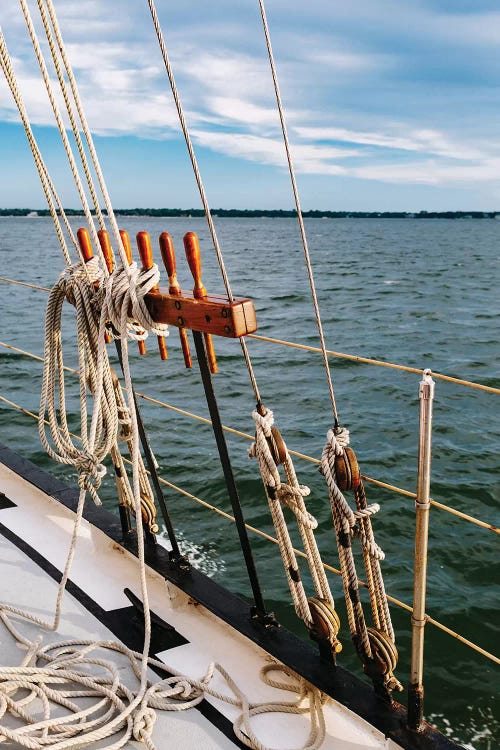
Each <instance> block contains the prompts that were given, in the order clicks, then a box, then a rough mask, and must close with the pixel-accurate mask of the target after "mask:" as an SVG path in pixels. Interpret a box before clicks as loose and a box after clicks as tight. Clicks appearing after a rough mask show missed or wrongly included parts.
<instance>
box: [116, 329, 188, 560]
mask: <svg viewBox="0 0 500 750" xmlns="http://www.w3.org/2000/svg"><path fill="white" fill-rule="evenodd" d="M115 344H116V351H117V354H118V359H119V361H120V366H121V368H122V372H123V356H122V345H121V341H120V340H119V339H115ZM133 397H134V405H135V413H136V415H137V428H138V431H139V438H140V440H141V445H142V451H143V453H144V458H145V459H146V464H147V466H148V469H149V473H150V475H151V481H152V483H153V489H154V492H155V496H156V500H157V502H158V505H159V506H160V510H161V514H162V517H163V522H164V524H165V526H166V529H167V534H168V539H169V541H170V544H171V545H172V551H171V553H170V558H171V560H172V562H177V563H178V564H179V565H181V567H185V568H189V562H188V560H187V558H186V557H184V556H183V555H182V553H181V551H180V548H179V544H178V542H177V538H176V536H175V530H174V527H173V524H172V521H171V519H170V514H169V512H168V508H167V503H166V500H165V496H164V494H163V491H162V488H161V485H160V480H159V478H158V472H157V471H156V466H155V460H154V457H153V453H152V451H151V448H150V445H149V442H148V439H147V436H146V431H145V429H144V423H143V421H142V417H141V413H140V411H139V405H138V403H137V398H136V395H135V392H134V393H133Z"/></svg>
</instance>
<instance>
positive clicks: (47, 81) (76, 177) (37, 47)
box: [19, 0, 107, 275]
mask: <svg viewBox="0 0 500 750" xmlns="http://www.w3.org/2000/svg"><path fill="white" fill-rule="evenodd" d="M19 2H20V5H21V9H22V12H23V15H24V19H25V22H26V28H27V29H28V34H29V37H30V39H31V42H32V45H33V49H34V51H35V56H36V59H37V62H38V66H39V68H40V72H41V74H42V78H43V81H44V84H45V88H46V91H47V95H48V97H49V101H50V104H51V106H52V111H53V113H54V117H55V120H56V124H57V127H58V129H59V133H60V135H61V140H62V143H63V146H64V150H65V152H66V156H67V159H68V163H69V167H70V169H71V173H72V175H73V179H74V182H75V186H76V188H77V191H78V195H79V197H80V201H81V204H82V207H83V210H84V213H85V217H86V219H87V224H88V226H89V229H90V232H91V235H92V240H93V242H94V246H95V248H96V249H97V252H98V255H99V257H100V259H101V261H102V269H103V273H104V275H107V270H106V263H105V260H104V256H103V254H102V250H101V246H100V244H99V239H98V236H97V230H96V228H95V224H94V220H93V218H92V214H91V211H90V206H89V204H88V201H87V196H86V195H85V190H84V188H83V184H82V181H81V179H80V174H79V172H78V166H77V164H76V161H75V157H74V155H73V151H72V149H71V145H70V142H69V139H68V136H67V134H66V129H65V127H64V123H63V120H62V117H61V113H60V111H59V107H58V105H57V101H56V96H55V93H54V89H53V86H52V83H51V80H50V76H49V72H48V69H47V65H46V63H45V59H44V56H43V53H42V49H41V46H40V42H39V40H38V37H37V34H36V31H35V27H34V25H33V21H32V18H31V14H30V12H29V8H28V5H27V2H26V0H19ZM78 252H79V254H80V259H81V260H82V261H83V258H82V256H81V252H80V249H79V248H78Z"/></svg>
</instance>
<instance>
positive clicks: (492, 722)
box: [0, 218, 500, 750]
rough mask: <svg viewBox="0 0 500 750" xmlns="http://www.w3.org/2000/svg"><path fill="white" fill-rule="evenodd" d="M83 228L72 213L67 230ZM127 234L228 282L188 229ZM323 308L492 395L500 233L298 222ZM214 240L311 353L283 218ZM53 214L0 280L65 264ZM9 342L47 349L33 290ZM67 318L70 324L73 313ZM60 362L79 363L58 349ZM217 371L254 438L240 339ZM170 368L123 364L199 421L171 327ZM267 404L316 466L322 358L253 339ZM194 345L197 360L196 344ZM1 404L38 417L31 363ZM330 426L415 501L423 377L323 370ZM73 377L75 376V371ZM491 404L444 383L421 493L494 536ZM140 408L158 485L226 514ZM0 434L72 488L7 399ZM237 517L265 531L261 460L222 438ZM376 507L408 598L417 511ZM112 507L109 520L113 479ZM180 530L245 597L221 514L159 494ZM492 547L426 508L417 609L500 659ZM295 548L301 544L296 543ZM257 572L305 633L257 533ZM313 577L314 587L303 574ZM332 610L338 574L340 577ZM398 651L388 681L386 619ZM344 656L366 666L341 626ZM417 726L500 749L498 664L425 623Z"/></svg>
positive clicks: (11, 318) (20, 300)
mask: <svg viewBox="0 0 500 750" xmlns="http://www.w3.org/2000/svg"><path fill="white" fill-rule="evenodd" d="M74 223H75V226H77V225H78V220H76V221H75V222H74ZM121 224H122V225H123V226H124V227H125V228H127V229H129V230H130V231H131V233H135V232H136V231H138V230H139V229H148V230H150V231H151V233H152V234H153V235H158V234H159V232H160V231H164V230H168V231H170V232H171V234H172V235H173V237H174V240H175V242H176V245H177V247H178V255H179V275H180V280H181V283H183V284H184V285H185V286H189V285H190V278H189V272H188V270H187V267H186V265H185V263H183V262H182V259H181V248H182V235H183V234H184V232H186V231H187V230H195V231H197V232H198V233H199V236H200V239H201V244H202V249H203V253H204V281H205V284H206V286H207V287H208V288H209V290H211V291H214V292H215V291H222V283H221V281H220V277H219V275H218V269H216V264H215V260H214V257H213V253H212V252H211V251H210V244H209V241H208V232H207V230H206V227H205V224H204V222H203V221H202V220H198V219H188V218H186V219H168V220H166V219H165V220H152V219H140V218H137V219H134V218H129V219H126V220H123V221H122V222H121ZM306 226H307V229H308V234H309V241H310V245H311V253H312V256H313V260H314V266H315V269H316V281H317V286H318V296H319V300H320V304H321V307H322V312H323V316H324V326H325V332H326V337H327V342H328V345H329V347H330V348H332V349H335V350H337V351H341V352H349V353H353V354H358V355H362V356H364V357H373V358H378V359H383V360H387V361H393V362H398V363H402V364H406V365H410V366H414V367H431V368H433V369H434V370H436V371H440V372H444V373H447V374H449V375H454V376H458V377H462V378H465V379H469V380H473V381H477V382H481V383H484V384H487V385H490V386H494V387H500V368H499V359H498V345H499V340H500V335H499V331H498V312H499V294H498V282H499V270H500V267H499V261H500V222H496V221H493V220H484V221H449V220H432V221H424V220H408V219H407V220H371V219H367V220H356V221H354V220H333V221H332V220H307V222H306ZM218 230H219V234H220V240H221V244H222V247H223V249H224V251H225V256H226V259H227V265H228V271H229V275H230V278H231V282H232V287H233V291H234V292H235V293H236V294H241V295H245V296H251V297H253V298H254V299H255V302H256V307H257V313H258V320H259V332H260V333H262V334H267V335H269V336H274V337H277V338H288V339H291V340H293V341H298V342H301V343H306V344H312V345H316V344H317V336H316V333H315V328H314V318H313V313H312V307H311V303H310V299H309V292H308V285H307V280H306V277H305V273H304V263H303V258H302V255H301V248H300V246H299V242H298V240H297V229H296V223H295V221H294V220H289V219H271V220H258V219H253V220H251V219H246V220H240V219H234V220H231V219H224V220H222V219H221V220H219V221H218ZM61 264H62V261H61V257H60V253H59V250H58V247H57V244H56V241H55V239H54V235H53V230H52V226H51V224H50V222H49V220H44V219H2V220H0V269H1V270H0V275H2V276H9V277H13V278H21V279H23V280H25V281H28V282H34V283H40V284H42V285H50V284H51V283H53V282H54V281H55V279H56V278H57V275H58V272H59V270H60V269H61V268H62V265H61ZM1 291H2V307H1V310H2V314H1V339H2V340H3V341H8V342H10V343H13V344H14V345H16V346H19V347H21V348H23V349H27V350H29V351H31V352H34V353H36V354H41V353H42V348H43V346H42V336H43V314H44V305H45V302H46V295H45V294H44V293H43V292H38V291H33V290H28V289H25V288H22V287H13V286H11V285H9V286H7V285H5V284H2V287H1ZM68 317H69V318H71V311H70V310H69V316H68ZM67 338H68V346H69V349H70V353H69V354H68V364H70V365H71V364H74V363H75V355H74V352H73V351H71V342H70V338H71V337H70V336H68V337H67ZM215 345H216V350H217V354H218V361H219V367H220V374H219V375H217V377H216V379H215V380H216V382H215V386H216V390H217V394H218V398H219V406H220V410H221V413H222V418H223V421H224V423H225V424H227V425H231V426H235V427H238V428H239V429H241V430H244V431H246V432H252V419H251V411H252V407H253V398H252V392H251V389H250V386H249V381H248V378H247V376H246V371H245V368H244V365H243V361H242V358H241V351H240V348H239V345H238V343H237V342H235V341H228V340H224V341H221V340H217V341H216V342H215ZM169 348H170V358H169V361H168V363H162V362H161V361H160V359H159V356H158V354H157V353H156V346H155V343H154V342H152V343H151V344H149V345H148V349H149V353H148V356H147V358H140V357H139V356H138V355H136V353H135V351H134V354H133V372H134V379H135V384H136V388H137V390H138V391H139V392H141V393H147V394H148V395H151V396H153V397H155V398H159V399H161V400H164V401H168V402H169V403H172V404H174V405H176V406H179V407H182V408H187V409H189V410H191V411H194V412H197V413H199V414H202V415H205V416H206V415H207V409H206V405H205V403H204V398H203V394H202V388H201V385H200V377H199V373H198V371H197V369H196V368H194V369H193V370H192V371H191V372H188V371H186V370H185V369H184V367H183V363H182V355H181V352H180V347H179V342H178V337H177V332H176V331H172V332H171V336H170V347H169ZM249 349H250V353H251V356H252V360H253V362H254V366H255V369H256V373H257V378H258V381H259V384H260V387H261V391H262V393H263V397H264V401H265V403H266V404H267V406H269V407H270V408H272V409H273V410H274V412H275V416H276V419H277V423H278V425H279V426H280V428H281V429H282V432H283V434H284V436H285V439H286V441H287V443H288V445H289V446H290V447H291V448H294V449H297V450H299V451H302V452H304V453H308V454H310V455H313V456H319V455H320V454H321V450H322V447H323V442H324V436H325V433H326V431H327V429H328V428H329V426H331V422H332V420H331V413H330V412H329V403H328V395H327V389H326V385H325V380H324V375H323V371H322V367H321V360H320V357H319V356H318V355H316V354H313V353H309V352H305V351H299V350H295V349H290V348H284V347H274V346H272V345H270V344H268V343H262V342H257V341H249ZM193 350H194V347H193ZM0 362H1V367H0V393H1V394H2V395H4V396H6V397H8V398H11V399H12V400H14V401H16V402H18V403H20V404H22V405H23V406H24V407H27V408H30V409H32V410H35V411H36V410H37V405H38V392H39V388H40V379H41V378H40V373H41V367H40V363H38V362H34V361H32V360H29V359H26V358H24V357H20V356H18V355H15V354H12V353H9V352H7V351H6V350H5V349H2V348H0ZM333 373H334V382H335V391H336V397H337V401H338V407H339V412H340V417H341V421H342V422H343V423H344V424H345V425H346V426H348V427H349V429H350V430H351V437H352V443H353V446H354V447H355V449H356V452H357V455H358V458H359V460H360V462H361V464H362V469H363V471H364V473H366V474H368V475H370V476H372V477H376V478H378V479H381V480H383V481H385V482H389V483H392V484H396V485H399V486H400V487H403V488H406V489H409V490H414V489H415V483H416V462H417V430H418V424H417V420H418V382H419V376H418V375H416V374H409V373H402V372H397V371H393V370H389V369H386V368H377V367H372V366H368V365H365V364H359V363H354V362H349V361H346V360H342V359H334V360H333ZM68 382H69V383H72V380H71V377H69V378H68ZM69 391H70V410H71V415H70V424H72V425H73V426H74V427H77V424H78V422H77V416H76V411H75V405H76V402H75V396H76V394H77V391H76V387H75V386H73V385H70V386H69ZM497 406H498V395H491V394H487V393H484V392H481V391H477V390H470V389H466V388H463V387H460V386H457V385H452V384H449V383H443V382H438V383H437V386H436V403H435V414H434V425H435V427H434V456H433V472H432V496H433V497H434V498H435V499H437V500H439V501H441V502H444V503H447V504H450V505H451V506H453V507H455V508H458V509H460V510H462V511H465V512H466V513H469V514H471V515H473V516H476V517H478V518H481V519H484V520H486V521H488V522H490V523H494V524H495V523H496V525H499V523H498V506H499V501H500V489H499V484H498V464H499V461H498V454H499V449H500V428H499V423H498V417H497V416H495V415H497V414H498V408H497ZM142 410H143V416H144V419H145V422H146V424H147V427H148V430H149V434H150V438H151V442H152V446H153V449H154V452H155V454H156V456H157V459H158V460H159V462H160V465H161V473H162V475H163V476H164V477H165V478H167V479H169V480H171V481H173V482H174V483H176V484H178V485H180V486H182V487H184V488H185V489H187V490H188V491H190V492H192V493H194V494H196V495H199V496H201V497H202V498H204V499H205V500H207V501H209V502H211V503H213V504H214V505H216V506H218V507H220V508H222V509H224V510H226V511H230V507H229V502H228V500H227V497H226V492H225V487H224V484H223V481H222V473H221V469H220V466H219V463H218V457H217V453H216V450H215V446H214V441H213V436H212V433H211V430H210V428H209V427H207V426H204V425H202V424H200V423H195V422H192V421H191V420H189V419H187V418H186V417H184V416H181V415H178V414H175V413H173V412H171V411H166V410H160V409H158V408H156V407H155V408H153V407H151V406H150V405H149V404H147V403H146V402H144V403H142ZM0 425H1V438H0V439H1V441H2V442H4V443H7V444H9V445H11V446H12V447H13V448H14V449H16V450H18V451H19V452H21V453H23V454H24V455H26V456H28V457H31V458H33V459H34V460H35V461H37V462H39V463H40V464H41V465H43V466H45V467H47V468H50V470H51V471H57V472H58V473H59V474H62V475H63V476H65V477H66V478H67V479H68V481H71V480H72V476H71V473H70V472H68V471H67V470H65V469H64V468H60V467H54V466H53V465H52V464H50V462H49V461H48V460H47V459H46V457H45V455H44V454H43V453H42V451H41V449H40V446H39V443H38V438H37V435H36V432H35V429H34V422H33V423H32V422H31V421H30V419H29V417H26V416H24V415H22V414H20V413H18V412H15V411H12V409H10V408H8V407H6V406H4V405H3V404H1V403H0ZM228 442H229V448H230V452H231V456H232V458H233V461H234V467H235V471H236V474H237V480H238V486H239V490H240V494H241V499H242V504H243V508H244V512H245V516H246V520H247V521H248V522H249V523H250V524H252V525H255V526H258V527H260V528H262V529H264V530H265V531H267V532H269V533H272V528H271V524H270V520H269V514H268V510H267V506H266V502H265V498H264V495H263V490H262V486H261V482H260V478H259V476H258V474H257V468H256V465H255V464H254V463H253V462H250V461H249V460H248V459H247V457H246V451H247V448H248V444H247V443H246V442H245V440H243V439H241V438H237V437H232V436H229V438H228ZM296 468H297V470H298V473H299V479H300V480H301V481H302V482H303V483H305V484H308V485H309V486H310V487H311V489H312V493H311V497H310V500H309V506H310V510H311V511H312V512H313V513H314V514H315V515H316V516H317V517H318V519H319V521H320V527H319V530H318V539H319V544H320V548H321V551H322V554H323V556H324V559H325V560H326V561H330V562H332V564H333V565H335V564H336V551H335V547H334V540H333V534H332V530H331V519H330V515H329V509H328V502H327V496H326V492H325V488H324V486H323V482H322V479H321V478H320V476H319V475H318V472H317V471H316V468H315V466H314V465H312V464H309V463H305V462H302V461H299V460H297V461H296ZM368 490H369V498H370V500H371V501H377V502H380V504H381V506H382V512H381V513H380V514H379V515H378V516H376V518H375V521H374V526H375V532H376V535H377V539H378V541H379V542H380V544H381V546H382V547H383V548H384V550H385V551H386V555H387V557H386V561H385V563H384V564H383V570H384V575H385V580H386V586H387V589H388V591H389V592H390V593H391V594H393V595H394V596H395V597H397V598H399V599H401V600H404V601H406V602H411V598H412V578H411V569H412V554H413V552H412V544H413V528H414V513H413V503H412V501H411V499H409V498H406V497H404V496H401V495H398V494H394V493H390V492H388V491H385V490H381V489H377V488H375V487H372V486H370V487H369V488H368ZM104 494H105V502H106V504H107V505H108V507H113V505H114V499H113V486H112V480H107V483H106V487H105V493H104ZM167 498H168V501H169V503H170V507H171V511H172V516H173V519H174V523H175V525H176V527H177V529H178V531H179V534H180V535H181V538H182V539H184V540H188V542H186V546H187V547H188V548H189V550H190V552H191V553H192V554H193V555H194V556H195V557H196V559H197V560H198V561H199V562H200V564H201V565H202V566H203V567H204V568H205V569H206V570H207V571H208V572H209V573H210V574H211V575H213V576H214V577H215V578H217V579H218V580H220V581H221V582H223V583H224V584H226V585H227V586H228V587H230V588H231V589H233V590H235V591H237V592H239V593H240V594H243V595H247V594H248V586H247V582H246V578H245V572H244V568H243V565H242V564H241V562H240V554H239V551H238V543H237V536H236V531H235V529H234V528H233V526H232V525H231V524H230V523H228V522H227V521H225V520H224V519H222V518H220V517H218V516H216V515H214V514H211V513H210V512H208V511H206V510H204V509H202V508H200V507H199V506H197V505H195V504H193V502H192V501H190V500H188V499H186V498H184V497H183V496H181V495H179V494H177V493H173V492H168V493H167ZM497 539H498V537H497V536H496V535H495V534H493V533H492V532H491V531H489V530H486V529H482V528H478V527H477V526H473V525H471V524H468V523H466V522H463V521H461V520H460V519H457V518H456V517H454V516H451V515H449V514H448V513H446V512H444V511H441V510H439V509H433V510H432V514H431V532H430V550H429V582H428V607H427V611H428V613H429V614H430V615H431V616H432V617H434V618H435V619H437V620H439V621H441V622H442V623H444V624H446V625H447V626H448V627H450V628H452V629H453V630H456V631H458V632H459V633H461V634H463V635H464V636H465V637H466V638H469V639H470V640H472V641H474V642H477V643H479V644H480V645H481V646H482V647H483V648H485V649H487V650H489V651H492V652H495V651H496V650H497V646H498V635H499V630H498V624H499V618H498V615H499V610H500V603H499V598H498V589H497V584H498V572H499V563H498V553H497V550H496V547H497ZM297 541H298V540H297ZM252 544H253V547H254V551H255V555H256V560H257V568H258V571H259V573H260V575H261V577H262V580H263V585H264V591H265V596H266V599H267V601H268V602H269V606H270V608H272V609H274V611H275V612H276V613H277V615H278V617H279V619H280V620H281V621H282V622H283V623H285V624H286V625H287V626H288V627H290V628H293V629H294V630H296V631H297V632H303V631H302V629H301V625H300V623H298V622H297V621H296V619H295V616H294V614H293V611H292V608H291V605H290V597H289V593H288V590H287V587H286V582H285V577H284V573H283V570H282V567H281V561H280V558H279V554H278V551H277V549H276V548H275V546H274V545H272V544H269V543H267V542H264V541H263V540H261V539H259V538H255V537H253V538H252ZM305 580H306V581H307V580H308V579H307V576H305ZM332 585H333V589H334V592H335V594H336V596H337V598H338V606H339V610H340V612H341V615H342V612H343V606H342V603H341V602H340V599H341V586H340V581H339V579H337V578H336V577H335V580H333V581H332ZM393 616H394V622H395V627H396V631H397V636H398V646H399V651H400V668H399V672H398V673H399V676H400V677H401V678H402V679H403V680H406V679H407V677H408V665H409V648H410V636H409V632H410V631H409V617H408V614H407V613H406V612H403V611H401V610H399V609H397V608H393ZM342 619H343V623H344V628H343V632H342V635H343V640H344V642H345V647H344V651H343V653H342V655H341V656H342V661H343V663H345V664H347V665H349V666H350V667H351V668H352V669H353V670H355V671H356V672H358V673H359V665H358V663H357V660H356V658H355V656H354V655H353V653H352V648H351V647H350V644H349V638H348V633H347V630H346V628H345V617H343V618H342ZM426 639H427V640H426V667H425V689H426V713H427V716H428V717H430V719H431V720H433V721H434V722H435V723H436V724H437V725H438V726H439V727H440V728H441V729H442V730H443V731H445V732H447V733H448V734H450V736H453V737H454V738H455V739H458V740H460V741H462V742H463V743H467V744H468V745H469V746H470V747H473V748H476V749H477V750H486V749H488V750H492V748H494V747H497V746H498V744H497V743H498V741H499V727H500V718H499V711H498V703H496V702H495V692H496V688H497V685H498V669H497V668H496V667H495V666H494V665H493V664H492V663H491V662H490V661H488V660H487V659H486V658H484V657H483V656H480V655H478V654H475V653H474V652H473V651H471V650H470V649H468V648H467V647H466V646H464V645H461V644H460V643H458V642H457V641H455V640H453V639H451V638H449V637H448V636H447V635H445V634H443V633H442V632H440V631H438V630H436V628H435V627H433V626H432V625H429V626H428V627H427V631H426Z"/></svg>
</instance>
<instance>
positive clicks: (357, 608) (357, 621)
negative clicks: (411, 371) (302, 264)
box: [259, 0, 394, 658]
mask: <svg viewBox="0 0 500 750" xmlns="http://www.w3.org/2000/svg"><path fill="white" fill-rule="evenodd" d="M259 7H260V13H261V17H262V24H263V29H264V36H265V40H266V46H267V52H268V57H269V64H270V67H271V75H272V79H273V85H274V92H275V96H276V103H277V107H278V112H279V117H280V123H281V130H282V134H283V141H284V146H285V151H286V158H287V163H288V169H289V173H290V180H291V184H292V190H293V195H294V199H295V206H296V209H297V219H298V223H299V230H300V236H301V239H302V246H303V250H304V257H305V261H306V267H307V273H308V277H309V286H310V290H311V298H312V302H313V307H314V314H315V317H316V325H317V329H318V335H319V340H320V347H321V353H322V357H323V364H324V368H325V375H326V381H327V385H328V392H329V396H330V402H331V406H332V411H333V416H334V422H335V425H334V428H335V429H334V430H330V431H329V433H328V436H327V443H326V446H325V449H324V451H323V459H322V468H323V473H324V476H325V479H326V481H327V484H328V489H329V494H330V502H331V506H332V513H333V517H334V524H335V529H336V534H337V543H338V548H339V558H340V562H341V570H342V578H343V583H344V593H345V599H346V606H347V613H348V620H349V627H350V630H351V634H352V635H356V637H357V638H359V639H360V641H361V643H362V648H363V651H364V652H365V654H366V656H367V657H369V658H371V655H372V654H371V646H370V640H369V635H368V631H367V628H366V624H365V621H364V617H363V612H362V606H361V601H360V600H359V590H358V584H357V576H356V568H355V565H354V557H353V554H352V546H351V544H350V541H351V535H356V536H357V537H358V538H359V539H360V540H361V545H362V549H363V558H364V563H365V569H366V575H367V583H368V589H369V592H370V603H371V608H372V615H373V620H374V623H375V627H376V628H378V629H381V630H383V632H385V633H386V634H387V635H388V636H389V638H390V639H391V640H392V642H394V630H393V627H392V623H391V618H390V613H389V605H388V601H387V596H386V594H385V588H384V582H383V578H382V573H381V569H380V560H383V559H384V553H383V552H382V550H381V549H380V548H379V547H378V545H377V544H376V543H375V538H374V536H373V530H372V526H371V521H370V516H371V515H372V514H373V513H376V512H377V511H378V510H379V506H378V505H377V504H375V503H374V504H372V505H368V504H367V501H366V495H365V491H364V487H363V483H362V481H361V482H360V484H359V487H358V488H357V489H356V491H355V497H356V507H357V510H356V512H353V511H352V510H351V509H350V507H349V505H348V503H347V501H346V500H345V498H344V496H343V494H342V492H341V491H340V489H339V487H338V485H337V483H336V478H335V456H336V455H339V454H341V453H343V451H344V448H345V447H346V446H347V445H348V443H349V432H348V430H346V429H344V428H340V427H339V420H338V411H337V406H336V402H335V394H334V389H333V382H332V375H331V370H330V364H329V361H328V352H327V349H326V343H325V337H324V332H323V324H322V322H321V314H320V310H319V303H318V298H317V294H316V285H315V281H314V274H313V270H312V264H311V257H310V253H309V247H308V242H307V235H306V231H305V226H304V219H303V216H302V209H301V206H300V198H299V192H298V187H297V181H296V179H295V169H294V165H293V158H292V152H291V148H290V142H289V139H288V132H287V127H286V120H285V113H284V109H283V104H282V100H281V94H280V89H279V83H278V74H277V71H276V65H275V61H274V55H273V50H272V45H271V36H270V32H269V26H268V23H267V16H266V10H265V4H264V0H259ZM356 524H358V525H357V526H356ZM353 600H354V601H353Z"/></svg>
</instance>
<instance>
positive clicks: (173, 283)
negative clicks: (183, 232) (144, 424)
mask: <svg viewBox="0 0 500 750" xmlns="http://www.w3.org/2000/svg"><path fill="white" fill-rule="evenodd" d="M160 252H161V257H162V260H163V265H164V266H165V270H166V272H167V274H168V293H169V294H171V295H172V296H174V297H179V296H180V295H181V294H182V290H181V287H180V284H179V282H178V280H177V267H176V262H175V250H174V242H173V240H172V237H171V236H170V235H169V233H168V232H162V233H161V234H160ZM179 336H180V340H181V346H182V354H183V356H184V364H185V365H186V367H192V366H193V361H192V359H191V352H190V351H189V341H188V336H187V331H186V329H185V328H182V327H181V328H179Z"/></svg>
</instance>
